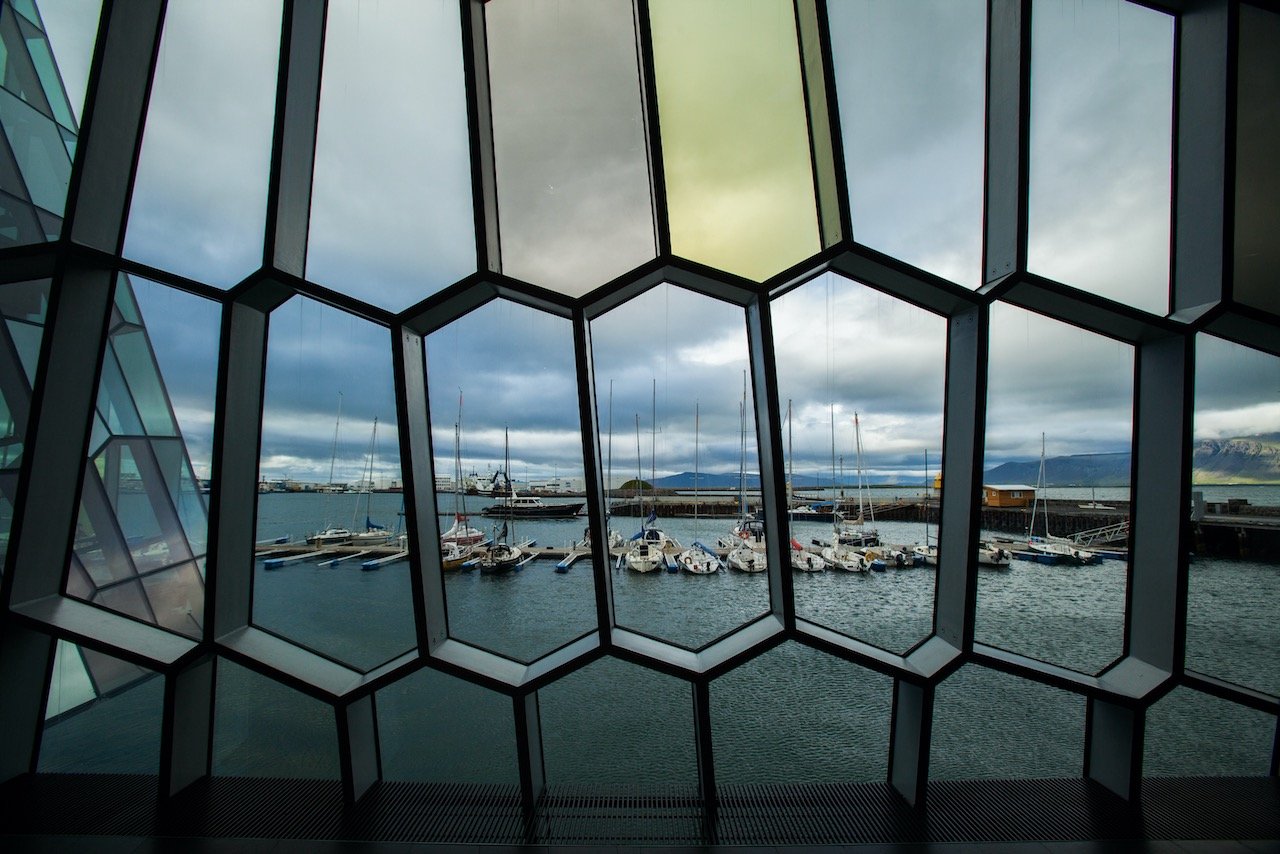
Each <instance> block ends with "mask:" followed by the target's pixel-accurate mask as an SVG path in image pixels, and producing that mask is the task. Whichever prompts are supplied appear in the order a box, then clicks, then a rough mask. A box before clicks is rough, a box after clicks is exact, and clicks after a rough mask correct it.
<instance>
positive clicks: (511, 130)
mask: <svg viewBox="0 0 1280 854" xmlns="http://www.w3.org/2000/svg"><path fill="white" fill-rule="evenodd" d="M631 6H632V4H631V2H630V0H608V2H602V0H574V2H560V3H557V4H555V5H554V6H546V5H538V4H532V3H524V2H519V0H503V2H492V3H489V4H488V5H486V6H485V35H486V41H487V44H488V57H489V93H490V97H491V100H492V104H491V106H492V110H493V136H494V161H495V165H496V168H497V175H498V200H499V204H498V216H499V225H500V233H501V236H502V271H503V272H504V273H506V274H508V275H510V276H515V277H516V278H520V279H525V280H526V281H530V282H534V283H536V284H540V285H545V286H547V287H552V288H555V289H556V290H559V291H562V292H564V293H569V294H573V295H575V296H577V295H581V294H583V293H585V292H586V291H588V290H589V289H591V288H592V287H595V286H596V285H600V284H603V283H605V282H607V281H609V280H610V279H612V278H614V277H615V276H618V275H621V274H622V273H624V272H626V271H627V270H629V269H631V268H632V267H635V266H638V265H639V264H641V263H643V262H644V261H647V260H649V259H650V258H652V257H653V256H654V251H655V250H654V232H653V227H654V226H653V210H652V207H653V205H652V199H651V193H650V183H649V160H648V142H647V140H646V137H645V121H644V112H643V110H644V105H643V102H642V101H641V98H640V80H639V74H640V72H639V69H638V68H637V53H636V43H635V42H636V33H635V17H634V14H633V11H632V8H631Z"/></svg>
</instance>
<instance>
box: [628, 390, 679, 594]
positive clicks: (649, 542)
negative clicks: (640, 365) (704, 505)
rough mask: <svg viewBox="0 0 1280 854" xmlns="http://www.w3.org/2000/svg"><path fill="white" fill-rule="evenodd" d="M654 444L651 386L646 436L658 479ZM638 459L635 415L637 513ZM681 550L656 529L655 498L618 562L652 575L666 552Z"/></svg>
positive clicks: (655, 399) (651, 465)
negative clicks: (649, 412) (649, 428)
mask: <svg viewBox="0 0 1280 854" xmlns="http://www.w3.org/2000/svg"><path fill="white" fill-rule="evenodd" d="M657 441H658V386H657V381H656V380H655V381H654V386H653V426H652V428H651V430H650V433H649V460H650V462H649V468H650V472H651V474H650V477H651V478H652V479H654V480H656V479H657ZM642 465H643V463H642V462H641V457H640V414H639V413H636V483H637V484H639V486H640V490H641V493H640V512H642V513H643V512H644V492H643V490H644V474H643V472H642V471H641V466H642ZM668 548H677V549H678V548H680V544H679V543H678V542H676V541H675V539H673V538H672V537H669V536H667V534H666V532H665V531H663V530H662V529H661V528H659V527H658V503H657V500H656V499H655V501H654V504H653V507H652V508H651V509H650V510H649V515H648V516H646V517H645V520H644V522H643V523H642V524H641V525H640V530H639V531H637V532H636V533H635V534H633V535H632V537H631V539H630V540H628V542H627V547H626V550H625V551H624V552H623V553H622V556H621V557H620V558H619V559H618V560H619V563H622V564H625V565H626V567H627V568H628V569H630V570H632V571H634V572H653V571H654V570H655V569H658V568H660V567H663V568H665V567H666V565H667V549H668Z"/></svg>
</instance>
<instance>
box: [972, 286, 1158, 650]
mask: <svg viewBox="0 0 1280 854" xmlns="http://www.w3.org/2000/svg"><path fill="white" fill-rule="evenodd" d="M989 348H990V349H989V362H988V384H987V417H986V421H987V431H986V448H985V461H984V465H983V468H984V473H983V495H982V503H983V505H984V506H983V522H982V526H983V529H984V530H983V537H984V539H985V540H986V541H989V542H992V543H993V545H995V546H996V547H998V548H1000V549H1003V550H1005V551H1007V552H1009V553H1011V555H1012V559H1011V560H1010V561H1009V562H1008V563H1006V564H1004V565H1001V566H999V567H990V566H988V567H985V568H983V569H982V570H981V571H980V572H979V574H978V600H977V608H976V621H977V624H976V636H977V640H978V641H979V642H982V643H989V644H993V645H995V646H1000V647H1004V648H1005V649H1009V650H1012V651H1014V652H1019V653H1022V654H1024V655H1028V656H1031V657H1033V658H1039V659H1042V660H1044V661H1048V662H1051V663H1054V664H1060V665H1063V666H1065V667H1070V668H1072V669H1075V670H1080V671H1082V672H1085V673H1096V672H1098V671H1099V670H1101V669H1102V668H1104V667H1106V666H1107V665H1108V664H1110V663H1111V662H1112V661H1113V660H1114V659H1115V658H1116V657H1117V656H1118V655H1119V654H1120V652H1121V650H1122V648H1123V645H1124V614H1125V596H1126V593H1125V591H1126V587H1127V585H1128V567H1127V561H1128V552H1127V536H1128V528H1127V522H1128V518H1129V499H1130V465H1131V448H1132V434H1133V394H1134V388H1133V372H1134V353H1133V348H1132V347H1131V346H1130V345H1128V344H1124V343H1122V342H1119V341H1115V340H1112V339H1109V338H1104V337H1102V336H1100V335H1096V334H1094V333H1091V332H1086V331H1085V330H1083V329H1079V328H1076V327H1073V326H1069V325H1067V324H1065V323H1061V322H1059V321H1055V320H1050V319H1048V318H1046V317H1043V316H1041V315H1038V314H1033V313H1032V312H1028V311H1024V310H1022V309H1020V308H1014V307H1012V306H1009V305H1005V304H1002V303H997V304H996V305H993V306H992V308H991V334H990V342H989ZM1122 523H1124V527H1114V526H1119V525H1121V524H1122ZM1103 530H1107V531H1109V533H1108V534H1107V535H1106V536H1102V535H1101V534H1099V535H1098V537H1097V538H1096V539H1095V538H1094V532H1098V531H1103Z"/></svg>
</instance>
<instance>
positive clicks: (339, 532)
mask: <svg viewBox="0 0 1280 854" xmlns="http://www.w3.org/2000/svg"><path fill="white" fill-rule="evenodd" d="M341 425H342V392H338V415H337V417H336V418H335V419H334V421H333V451H332V453H331V454H330V456H329V482H328V483H327V484H325V489H324V491H325V492H326V493H329V494H333V493H334V492H336V491H337V490H336V488H335V487H334V485H333V472H334V468H335V466H336V464H337V462H338V429H339V427H341ZM332 503H333V499H332V498H326V499H325V511H326V513H327V512H328V510H329V509H330V507H331V505H332ZM350 539H351V529H349V528H339V527H337V526H335V525H334V524H333V523H332V521H331V520H326V522H325V526H324V527H323V528H321V529H320V530H319V531H315V532H314V533H311V534H308V535H307V537H306V541H307V543H308V544H309V545H313V546H337V545H342V544H343V543H346V542H348V541H349V540H350Z"/></svg>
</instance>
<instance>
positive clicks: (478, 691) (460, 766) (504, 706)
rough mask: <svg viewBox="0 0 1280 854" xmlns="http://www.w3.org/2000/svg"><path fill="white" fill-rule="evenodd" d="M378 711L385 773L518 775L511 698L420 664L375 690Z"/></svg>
mask: <svg viewBox="0 0 1280 854" xmlns="http://www.w3.org/2000/svg"><path fill="white" fill-rule="evenodd" d="M377 711H378V743H379V751H380V756H381V759H382V777H383V779H385V780H413V781H415V782H427V783H452V784H456V783H463V784H468V783H470V784H476V785H489V784H493V783H505V784H516V783H518V782H519V779H520V778H519V772H518V770H517V769H518V767H519V766H518V765H517V762H516V733H515V721H514V718H513V717H512V712H511V698H509V697H507V696H505V695H503V694H497V693H494V692H493V691H489V690H487V689H485V688H481V687H480V686H479V685H472V684H471V683H470V682H464V681H463V680H461V679H458V678H457V677H454V676H450V675H448V674H446V673H441V672H439V671H438V670H432V669H430V668H426V667H424V668H423V669H421V670H419V671H417V672H415V673H413V674H410V675H409V676H405V677H404V678H402V679H398V680H397V681H395V682H393V683H391V684H390V685H388V686H387V687H386V688H383V689H382V690H381V691H379V692H378V695H377ZM424 723H425V724H426V725H425V726H424Z"/></svg>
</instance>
